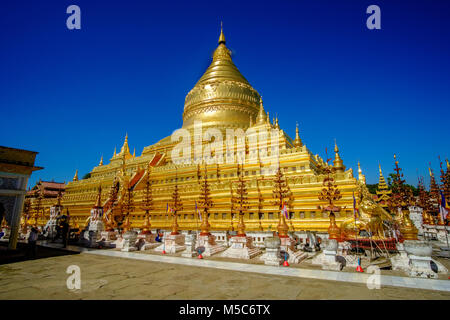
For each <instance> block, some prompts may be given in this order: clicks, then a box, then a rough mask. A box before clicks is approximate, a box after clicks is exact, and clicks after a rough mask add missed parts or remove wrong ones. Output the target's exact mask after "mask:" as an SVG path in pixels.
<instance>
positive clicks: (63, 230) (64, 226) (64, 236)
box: [60, 218, 69, 248]
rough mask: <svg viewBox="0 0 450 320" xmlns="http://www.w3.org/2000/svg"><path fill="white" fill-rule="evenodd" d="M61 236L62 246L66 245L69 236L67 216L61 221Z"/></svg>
mask: <svg viewBox="0 0 450 320" xmlns="http://www.w3.org/2000/svg"><path fill="white" fill-rule="evenodd" d="M60 226H61V236H62V241H63V248H65V247H67V241H68V237H69V224H68V223H67V218H65V219H63V220H62V222H61V225H60Z"/></svg>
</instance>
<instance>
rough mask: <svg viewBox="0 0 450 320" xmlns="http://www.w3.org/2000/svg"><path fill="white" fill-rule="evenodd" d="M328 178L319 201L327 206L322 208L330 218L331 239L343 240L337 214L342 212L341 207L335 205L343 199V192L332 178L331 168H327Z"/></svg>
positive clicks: (324, 181)
mask: <svg viewBox="0 0 450 320" xmlns="http://www.w3.org/2000/svg"><path fill="white" fill-rule="evenodd" d="M324 170H325V173H326V177H325V178H324V179H323V188H322V191H321V192H320V193H319V196H318V198H319V200H321V201H326V202H327V205H326V206H322V211H323V212H327V213H328V216H329V218H330V226H329V227H328V235H329V238H330V239H336V240H338V241H340V240H341V230H340V229H339V227H338V226H337V224H336V217H335V213H337V212H339V211H341V207H338V206H336V205H335V204H334V201H337V200H340V199H341V198H342V195H341V192H340V191H339V189H338V188H337V185H336V184H335V182H334V178H333V177H332V169H331V168H330V166H326V167H325V169H324Z"/></svg>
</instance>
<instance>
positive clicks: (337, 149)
mask: <svg viewBox="0 0 450 320" xmlns="http://www.w3.org/2000/svg"><path fill="white" fill-rule="evenodd" d="M334 152H336V155H337V156H338V153H339V148H338V146H337V142H336V139H334Z"/></svg>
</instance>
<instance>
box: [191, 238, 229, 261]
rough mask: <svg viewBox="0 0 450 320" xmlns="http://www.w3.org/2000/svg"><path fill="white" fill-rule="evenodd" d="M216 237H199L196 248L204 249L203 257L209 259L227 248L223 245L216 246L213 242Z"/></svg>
mask: <svg viewBox="0 0 450 320" xmlns="http://www.w3.org/2000/svg"><path fill="white" fill-rule="evenodd" d="M215 239H216V237H215V236H213V235H212V234H208V235H201V234H200V235H199V237H198V242H197V246H198V247H205V251H204V252H203V253H202V255H203V256H205V257H210V256H212V255H214V254H217V253H219V252H222V251H224V250H225V249H226V248H227V247H226V246H224V245H220V244H217V243H216V241H215Z"/></svg>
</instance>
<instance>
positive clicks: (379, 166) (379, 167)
mask: <svg viewBox="0 0 450 320" xmlns="http://www.w3.org/2000/svg"><path fill="white" fill-rule="evenodd" d="M378 169H379V170H380V176H381V175H383V172H381V164H380V163H378Z"/></svg>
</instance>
